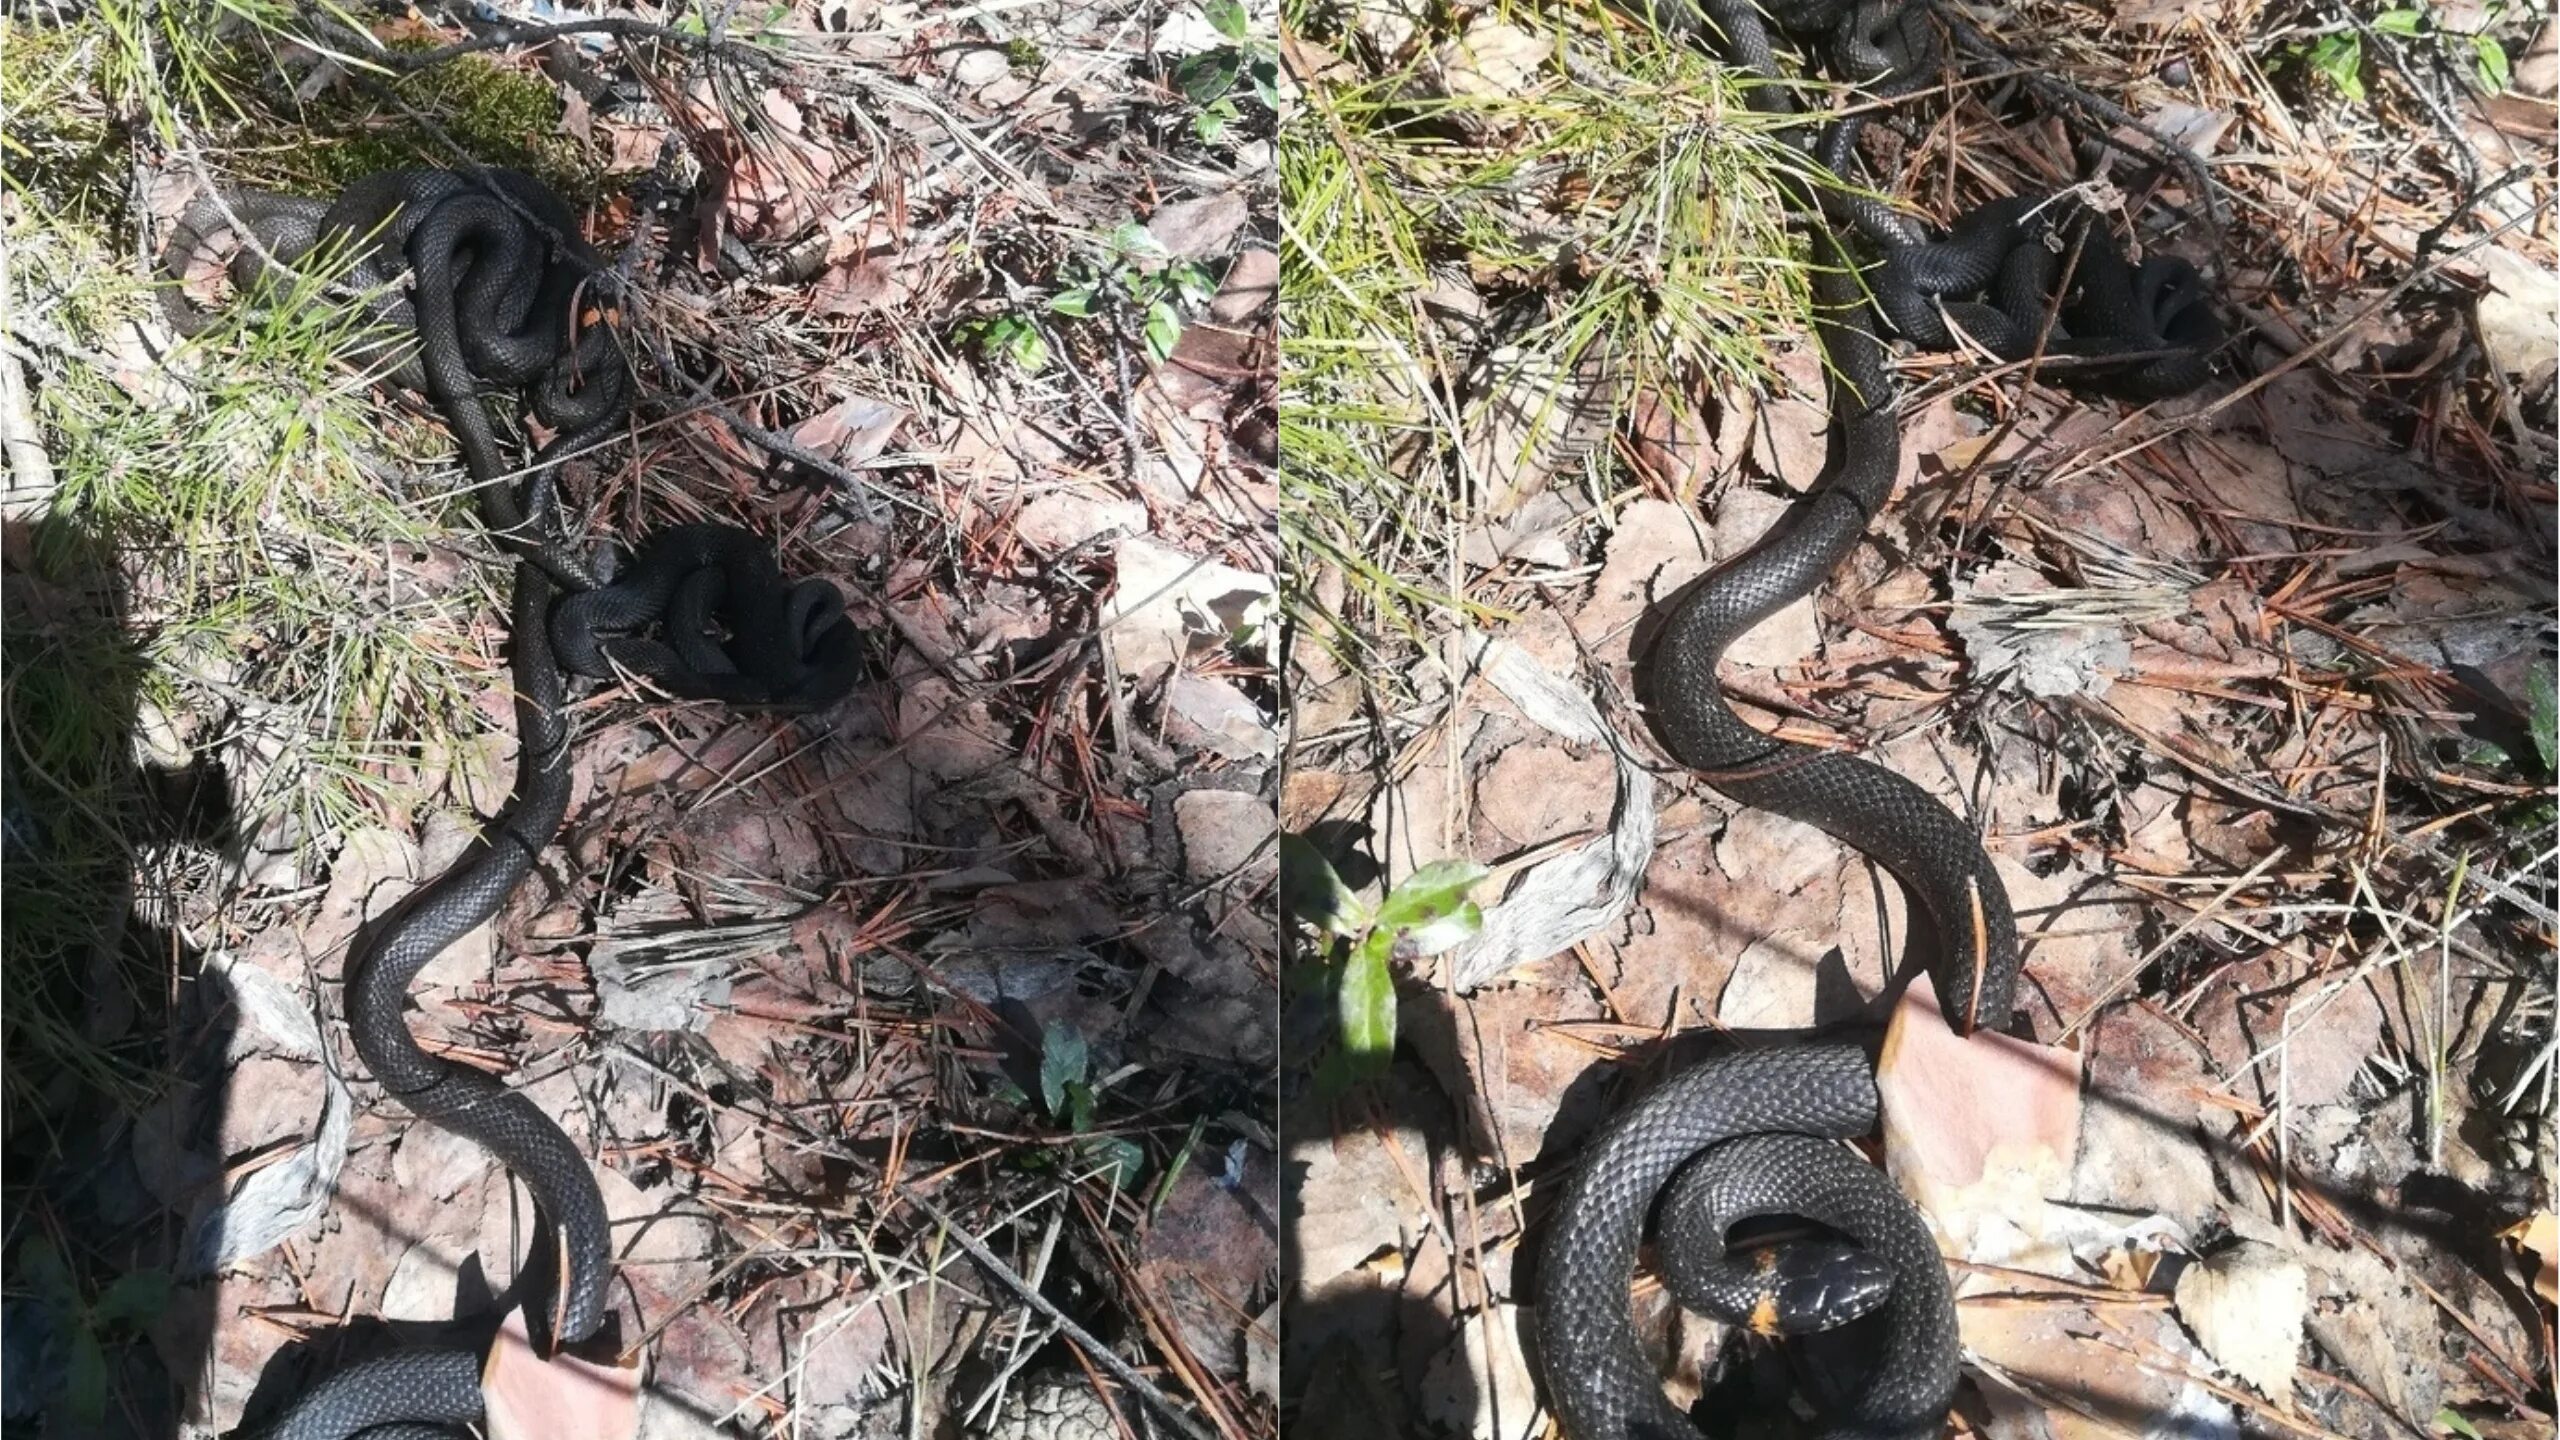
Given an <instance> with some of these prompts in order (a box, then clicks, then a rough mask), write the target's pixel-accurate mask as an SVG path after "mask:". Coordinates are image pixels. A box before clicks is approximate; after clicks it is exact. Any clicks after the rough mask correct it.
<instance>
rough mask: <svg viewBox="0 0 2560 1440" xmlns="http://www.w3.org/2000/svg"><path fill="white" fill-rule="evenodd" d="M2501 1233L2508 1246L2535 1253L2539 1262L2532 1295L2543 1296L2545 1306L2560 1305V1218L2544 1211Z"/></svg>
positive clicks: (2534, 1275) (2534, 1273) (2536, 1266)
mask: <svg viewBox="0 0 2560 1440" xmlns="http://www.w3.org/2000/svg"><path fill="white" fill-rule="evenodd" d="M2498 1234H2499V1236H2500V1238H2502V1239H2504V1240H2506V1241H2507V1242H2508V1243H2510V1244H2512V1245H2515V1246H2517V1247H2518V1248H2520V1249H2524V1250H2530V1251H2532V1252H2533V1257H2534V1260H2535V1262H2536V1263H2535V1265H2534V1270H2533V1293H2535V1294H2536V1295H2539V1296H2541V1297H2542V1303H2543V1304H2545V1305H2552V1304H2560V1269H2555V1267H2554V1264H2553V1262H2554V1261H2555V1260H2560V1218H2555V1217H2554V1216H2553V1215H2552V1213H2551V1212H2550V1211H2548V1210H2545V1211H2543V1212H2542V1213H2541V1214H2539V1215H2536V1216H2534V1217H2532V1218H2531V1219H2529V1220H2519V1221H2517V1222H2516V1223H2515V1224H2513V1225H2510V1226H2508V1227H2507V1228H2506V1229H2504V1230H2501V1231H2499V1232H2498Z"/></svg>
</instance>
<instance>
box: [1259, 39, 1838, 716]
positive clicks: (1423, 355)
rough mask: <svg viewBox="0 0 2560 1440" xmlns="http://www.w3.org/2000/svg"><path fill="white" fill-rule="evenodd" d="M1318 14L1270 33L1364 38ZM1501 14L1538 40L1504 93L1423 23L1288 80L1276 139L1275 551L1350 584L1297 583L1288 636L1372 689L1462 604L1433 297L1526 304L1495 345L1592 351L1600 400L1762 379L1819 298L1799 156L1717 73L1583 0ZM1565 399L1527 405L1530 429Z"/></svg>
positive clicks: (1449, 359) (1456, 500)
mask: <svg viewBox="0 0 2560 1440" xmlns="http://www.w3.org/2000/svg"><path fill="white" fill-rule="evenodd" d="M1320 9H1321V7H1318V6H1314V5H1304V6H1299V7H1296V8H1295V9H1294V11H1292V12H1289V13H1286V14H1285V15H1284V24H1286V25H1287V26H1289V27H1290V28H1291V29H1293V30H1294V31H1295V33H1297V34H1298V35H1299V36H1301V37H1302V38H1303V39H1305V40H1306V41H1308V42H1310V43H1311V44H1312V45H1315V46H1323V47H1326V48H1328V49H1329V50H1331V51H1332V52H1333V54H1334V55H1335V56H1337V57H1341V56H1352V55H1358V54H1362V53H1366V50H1367V48H1368V46H1367V41H1366V39H1365V38H1364V37H1362V36H1359V35H1356V34H1348V33H1343V32H1341V31H1339V30H1337V29H1334V28H1330V23H1329V21H1328V19H1327V17H1326V16H1325V15H1324V14H1322V13H1319V11H1320ZM1506 23H1508V24H1510V25H1513V26H1516V27H1519V28H1520V29H1521V30H1522V31H1523V32H1524V33H1526V34H1528V35H1530V36H1532V37H1535V38H1537V39H1539V40H1542V41H1544V42H1545V43H1546V46H1547V48H1548V57H1547V59H1546V61H1545V62H1544V64H1543V65H1541V66H1540V67H1539V68H1538V69H1537V71H1536V72H1535V73H1534V74H1533V75H1532V76H1530V77H1529V79H1528V80H1527V82H1526V83H1525V84H1523V85H1520V86H1518V87H1516V88H1514V89H1513V90H1511V91H1510V92H1509V93H1502V94H1477V93H1458V94H1453V93H1449V87H1448V86H1446V85H1445V84H1444V83H1443V82H1442V81H1441V80H1440V79H1439V78H1438V77H1439V76H1441V75H1442V74H1443V73H1444V71H1443V67H1442V66H1441V64H1440V63H1439V61H1438V59H1436V58H1435V57H1436V56H1437V55H1440V54H1444V53H1446V51H1447V47H1449V46H1450V45H1452V44H1454V42H1455V39H1456V37H1454V36H1442V37H1438V38H1436V39H1434V38H1431V37H1425V38H1423V39H1422V40H1420V41H1418V42H1416V43H1415V44H1414V45H1412V46H1411V47H1409V53H1410V54H1411V56H1412V58H1410V59H1408V60H1406V61H1403V62H1402V63H1400V64H1396V65H1393V66H1385V67H1370V68H1363V66H1362V65H1361V63H1360V62H1358V61H1355V60H1351V59H1338V60H1336V61H1334V62H1331V63H1325V64H1322V65H1320V66H1318V67H1314V68H1315V69H1316V73H1314V74H1312V75H1300V76H1299V77H1297V78H1298V80H1299V82H1300V84H1301V87H1302V88H1301V96H1300V103H1299V104H1298V105H1297V106H1296V107H1294V111H1293V113H1292V115H1291V118H1290V120H1289V128H1288V131H1287V133H1285V134H1284V136H1283V141H1282V144H1281V146H1280V160H1279V166H1280V184H1281V196H1282V204H1281V209H1282V214H1283V221H1282V233H1281V241H1282V251H1281V254H1282V292H1281V302H1282V310H1281V313H1282V314H1283V315H1285V316H1286V317H1287V320H1286V324H1285V326H1284V340H1283V350H1282V374H1283V382H1282V383H1283V385H1284V392H1285V398H1284V400H1283V403H1282V406H1281V453H1282V455H1283V457H1284V481H1283V483H1284V499H1283V504H1282V507H1281V513H1282V517H1283V518H1282V531H1283V539H1284V543H1285V544H1286V545H1287V546H1288V547H1289V548H1290V550H1291V551H1292V555H1293V562H1292V564H1291V566H1290V571H1291V573H1292V575H1293V576H1297V577H1300V579H1301V581H1302V582H1303V580H1304V577H1306V576H1308V575H1309V574H1311V573H1313V572H1316V571H1320V570H1335V571H1339V572H1340V573H1341V575H1342V576H1343V577H1344V579H1345V580H1346V581H1347V584H1346V585H1345V586H1344V587H1343V588H1344V592H1345V597H1346V598H1345V602H1344V605H1343V610H1344V613H1341V614H1338V615H1322V614H1317V613H1315V611H1316V609H1317V608H1318V607H1316V606H1315V605H1314V602H1313V600H1312V598H1311V597H1310V596H1307V595H1305V594H1302V595H1301V596H1300V609H1301V613H1302V615H1303V616H1304V617H1305V618H1306V620H1307V622H1308V623H1307V625H1306V627H1305V630H1304V632H1303V633H1305V634H1307V635H1308V637H1309V638H1310V640H1311V641H1312V643H1316V644H1319V645H1322V646H1324V647H1325V648H1327V649H1328V650H1330V651H1332V652H1333V653H1334V654H1335V656H1336V658H1337V659H1339V660H1340V661H1342V662H1343V663H1344V664H1345V665H1346V666H1354V665H1356V666H1358V667H1359V668H1361V669H1363V670H1365V671H1367V672H1368V673H1369V674H1370V675H1371V676H1372V677H1373V679H1386V680H1387V681H1388V683H1393V681H1392V678H1391V677H1393V676H1396V675H1399V674H1401V673H1403V672H1404V671H1405V669H1406V668H1407V666H1408V663H1409V660H1410V658H1411V653H1412V651H1411V649H1410V648H1408V647H1412V646H1416V645H1418V644H1420V643H1421V642H1422V641H1424V640H1425V639H1426V637H1427V636H1428V635H1429V634H1430V633H1431V631H1432V630H1433V629H1434V628H1436V626H1437V625H1438V624H1439V623H1440V618H1441V617H1447V616H1450V615H1454V614H1458V613H1462V612H1466V611H1468V610H1470V609H1472V608H1473V607H1472V606H1471V605H1470V604H1469V602H1468V601H1467V600H1466V598H1465V592H1466V577H1465V576H1464V574H1463V573H1462V572H1461V570H1460V569H1459V567H1458V565H1457V560H1456V556H1457V547H1458V545H1459V542H1460V540H1461V538H1462V537H1463V535H1464V534H1465V532H1466V530H1467V528H1468V527H1469V526H1470V525H1471V524H1473V523H1474V522H1475V521H1476V520H1477V519H1478V518H1479V517H1480V516H1482V515H1483V514H1484V513H1485V507H1486V505H1487V502H1488V500H1489V499H1490V498H1491V497H1490V496H1489V495H1488V493H1487V491H1488V488H1489V487H1488V486H1487V484H1486V482H1485V479H1484V477H1482V476H1479V475H1475V474H1472V473H1470V471H1471V468H1472V467H1471V466H1470V463H1469V461H1468V458H1467V454H1466V446H1465V445H1464V443H1463V439H1464V436H1465V435H1466V434H1467V433H1468V429H1469V424H1470V415H1469V407H1470V405H1471V403H1472V402H1474V401H1477V400H1480V399H1481V398H1482V397H1481V396H1475V395H1470V394H1468V393H1465V390H1464V387H1463V384H1462V382H1463V380H1464V377H1465V376H1466V375H1467V373H1468V371H1469V367H1470V364H1471V362H1472V361H1474V360H1475V359H1476V358H1477V356H1478V352H1479V350H1480V349H1481V348H1482V346H1483V330H1484V326H1483V322H1477V323H1476V324H1475V325H1474V326H1472V327H1471V326H1469V325H1464V324H1459V325H1453V324H1451V323H1449V321H1448V320H1447V318H1445V315H1435V314H1434V313H1433V309H1432V307H1431V306H1430V305H1428V304H1426V297H1430V296H1433V295H1435V294H1440V295H1446V294H1449V293H1451V292H1452V291H1453V290H1454V291H1456V292H1457V293H1459V294H1462V295H1463V294H1464V293H1466V292H1469V291H1472V292H1473V294H1474V295H1475V296H1477V297H1480V299H1481V301H1482V306H1483V308H1484V309H1485V310H1487V311H1488V312H1491V311H1498V310H1500V309H1502V308H1503V307H1504V306H1505V305H1506V304H1507V303H1508V302H1514V301H1519V300H1523V299H1532V300H1535V299H1542V300H1543V302H1544V303H1543V306H1542V307H1538V308H1535V309H1533V310H1532V311H1531V313H1532V314H1533V316H1534V318H1533V319H1531V320H1530V321H1529V322H1528V323H1527V324H1526V325H1525V327H1523V328H1521V329H1519V330H1518V331H1517V332H1516V333H1508V334H1505V335H1503V336H1502V341H1503V344H1504V345H1505V346H1506V347H1507V348H1506V349H1505V351H1504V354H1505V355H1506V357H1509V358H1506V362H1505V363H1506V364H1507V365H1510V366H1512V367H1514V368H1515V369H1516V371H1517V372H1518V373H1521V374H1530V373H1544V374H1550V375H1570V374H1574V373H1577V367H1582V366H1586V365H1598V364H1600V363H1602V359H1603V357H1605V365H1606V368H1607V371H1608V373H1609V374H1610V376H1611V378H1612V379H1613V381H1614V382H1615V383H1614V384H1612V385H1611V386H1610V387H1609V389H1610V392H1611V395H1612V396H1613V397H1615V398H1612V399H1610V400H1609V401H1608V403H1609V404H1610V405H1611V406H1613V407H1614V405H1616V404H1617V403H1620V402H1621V401H1622V400H1623V399H1624V398H1625V397H1628V396H1631V395H1634V394H1636V393H1639V392H1642V391H1647V390H1651V391H1655V392H1658V393H1661V394H1664V395H1666V396H1683V395H1691V394H1695V393H1697V391H1698V390H1699V388H1700V383H1701V381H1702V380H1703V379H1704V378H1705V377H1707V376H1710V375H1734V376H1740V377H1745V378H1754V377H1758V376H1761V375H1762V374H1764V373H1765V370H1766V357H1767V347H1766V345H1765V343H1764V338H1765V336H1767V335H1768V334H1769V333H1771V332H1772V331H1773V330H1785V329H1789V328H1794V327H1797V326H1800V325H1801V323H1802V320H1803V317H1804V316H1805V314H1806V313H1807V310H1808V308H1809V305H1810V295H1809V289H1808V285H1807V282H1806V270H1805V267H1804V262H1803V257H1802V253H1801V242H1800V239H1799V238H1798V237H1797V236H1795V235H1793V234H1791V233H1790V231H1789V228H1788V225H1787V217H1786V215H1785V213H1784V206H1783V203H1782V196H1783V194H1784V193H1785V192H1784V187H1783V186H1782V184H1781V179H1782V177H1783V176H1784V175H1785V174H1786V173H1787V172H1788V171H1790V170H1791V169H1792V170H1800V169H1801V168H1802V166H1803V165H1804V163H1805V162H1804V161H1803V160H1802V159H1801V157H1799V156H1797V155H1796V153H1795V152H1793V151H1791V150H1789V149H1787V148H1786V147H1785V146H1783V145H1782V144H1781V143H1780V142H1779V141H1778V140H1777V139H1776V137H1775V133H1774V125H1773V122H1772V121H1771V120H1770V119H1769V117H1766V116H1763V115H1760V114H1758V113H1755V112H1753V111H1751V110H1749V109H1747V108H1746V107H1745V106H1744V105H1743V103H1742V99H1741V93H1740V91H1739V89H1738V88H1737V87H1736V85H1735V84H1734V82H1733V79H1732V77H1731V76H1730V75H1729V74H1728V73H1727V72H1726V71H1725V70H1723V69H1722V68H1721V67H1720V66H1718V65H1717V64H1715V63H1714V62H1713V61H1712V60H1711V59H1709V58H1708V57H1707V56H1706V55H1704V54H1703V53H1701V52H1700V51H1699V50H1698V49H1697V48H1696V47H1693V46H1688V45H1683V44H1678V43H1673V42H1670V41H1666V40H1662V39H1660V38H1658V37H1649V36H1645V35H1643V34H1641V33H1639V32H1636V31H1633V30H1631V29H1630V28H1629V27H1628V26H1627V25H1626V24H1625V21H1624V20H1623V18H1622V17H1619V16H1616V15H1615V14H1614V13H1613V12H1610V11H1609V10H1607V8H1606V7H1604V6H1603V5H1601V4H1599V3H1597V0H1577V3H1573V4H1568V5H1564V6H1560V7H1556V8H1554V9H1552V10H1549V11H1545V12H1541V13H1536V14H1531V13H1526V12H1522V13H1516V14H1511V15H1509V16H1507V17H1506ZM1460 88H1462V89H1463V88H1464V87H1460ZM1581 373H1590V372H1589V371H1588V370H1587V369H1586V370H1584V371H1582V372H1581ZM1566 408H1567V407H1565V406H1562V405H1555V404H1549V405H1546V406H1544V407H1543V410H1544V411H1545V412H1550V413H1535V414H1533V415H1532V417H1531V419H1532V425H1533V429H1532V440H1531V443H1533V444H1534V443H1536V441H1537V439H1538V438H1539V437H1540V436H1542V435H1544V434H1546V433H1548V432H1550V431H1553V430H1559V429H1561V426H1562V423H1563V415H1562V413H1561V412H1562V411H1564V410H1565V409H1566ZM1602 418H1604V419H1609V418H1614V415H1611V416H1606V417H1602Z"/></svg>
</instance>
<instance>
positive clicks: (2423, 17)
mask: <svg viewBox="0 0 2560 1440" xmlns="http://www.w3.org/2000/svg"><path fill="white" fill-rule="evenodd" d="M2504 9H2505V7H2504V6H2502V5H2497V4H2492V5H2490V6H2489V7H2488V9H2487V10H2486V11H2485V12H2483V14H2482V16H2481V19H2480V22H2479V27H2478V28H2477V29H2472V30H2449V29H2446V28H2445V27H2444V25H2443V24H2442V22H2441V20H2440V19H2439V18H2438V17H2437V16H2436V14H2435V13H2434V12H2433V11H2432V10H2430V9H2428V8H2427V7H2424V6H2419V7H2416V8H2409V9H2397V10H2385V11H2383V12H2382V13H2381V14H2379V15H2376V16H2374V17H2373V21H2372V26H2373V31H2374V33H2375V34H2378V35H2392V36H2397V37H2399V38H2401V39H2404V40H2415V41H2418V42H2421V43H2428V42H2433V43H2438V44H2442V45H2446V46H2450V47H2454V48H2457V49H2459V50H2465V51H2468V52H2469V56H2468V58H2469V59H2470V62H2471V76H2472V79H2473V80H2474V81H2476V82H2477V83H2478V84H2479V86H2480V89H2481V92H2482V93H2483V94H2488V95H2496V94H2500V93H2502V92H2503V91H2505V89H2506V88H2507V82H2508V81H2509V80H2510V79H2512V78H2513V68H2512V67H2511V66H2510V64H2509V63H2508V60H2507V48H2506V46H2504V45H2502V44H2500V43H2498V40H2497V37H2496V36H2493V35H2491V34H2490V33H2489V27H2490V26H2492V25H2494V24H2496V23H2497V21H2498V18H2499V16H2500V14H2502V13H2503V11H2504ZM2286 52H2287V54H2288V55H2290V56H2291V57H2292V59H2293V61H2294V62H2295V63H2296V64H2297V65H2299V66H2300V67H2301V68H2302V69H2304V70H2307V71H2309V72H2310V73H2312V74H2314V75H2317V76H2319V77H2320V78H2321V79H2323V80H2326V81H2328V82H2329V84H2330V85H2331V86H2332V87H2333V88H2335V89H2336V90H2337V92H2338V93H2339V94H2340V95H2343V96H2345V97H2346V98H2347V99H2348V100H2349V101H2353V102H2361V101H2362V100H2363V99H2364V62H2365V54H2364V35H2363V32H2362V31H2358V30H2339V31H2334V32H2332V33H2330V34H2327V35H2322V36H2320V37H2318V38H2316V39H2313V40H2309V41H2304V42H2299V43H2296V44H2293V45H2290V46H2288V47H2286Z"/></svg>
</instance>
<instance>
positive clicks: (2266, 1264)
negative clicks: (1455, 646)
mask: <svg viewBox="0 0 2560 1440" xmlns="http://www.w3.org/2000/svg"><path fill="white" fill-rule="evenodd" d="M2175 1298H2176V1300H2177V1305H2178V1318H2179V1319H2181V1320H2184V1321H2185V1322H2186V1325H2187V1329H2189V1330H2190V1331H2192V1332H2194V1334H2195V1337H2196V1343H2197V1344H2198V1345H2201V1346H2203V1347H2204V1352H2205V1353H2206V1354H2208V1355H2210V1356H2212V1357H2213V1360H2214V1363H2215V1364H2217V1365H2220V1366H2221V1367H2222V1368H2223V1369H2225V1370H2228V1371H2230V1372H2231V1373H2232V1374H2234V1375H2237V1376H2239V1377H2240V1378H2241V1379H2243V1380H2246V1381H2247V1382H2249V1384H2250V1385H2251V1386H2253V1387H2255V1388H2256V1389H2257V1391H2258V1393H2260V1394H2262V1395H2265V1396H2267V1397H2268V1398H2270V1399H2282V1398H2284V1397H2286V1396H2289V1395H2291V1394H2292V1393H2293V1368H2294V1361H2295V1357H2296V1356H2298V1355H2300V1354H2301V1352H2302V1320H2303V1315H2304V1313H2305V1312H2306V1311H2307V1310H2308V1309H2309V1308H2310V1304H2311V1286H2310V1279H2309V1277H2308V1276H2307V1275H2306V1274H2305V1272H2304V1270H2303V1268H2302V1262H2301V1261H2299V1260H2296V1259H2294V1258H2293V1257H2292V1256H2290V1255H2287V1254H2285V1253H2284V1252H2283V1251H2281V1250H2278V1249H2276V1248H2275V1247H2274V1246H2272V1245H2262V1244H2259V1243H2257V1242H2255V1241H2244V1242H2243V1243H2241V1244H2239V1245H2236V1246H2234V1247H2232V1248H2231V1249H2228V1250H2225V1251H2223V1252H2222V1253H2220V1254H2218V1255H2215V1256H2214V1257H2212V1258H2211V1259H2208V1260H2205V1261H2203V1262H2201V1263H2199V1264H2196V1265H2191V1266H2189V1267H2188V1268H2187V1272H2186V1273H2185V1274H2183V1275H2181V1276H2179V1277H2178V1288H2177V1293H2176V1297H2175Z"/></svg>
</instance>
